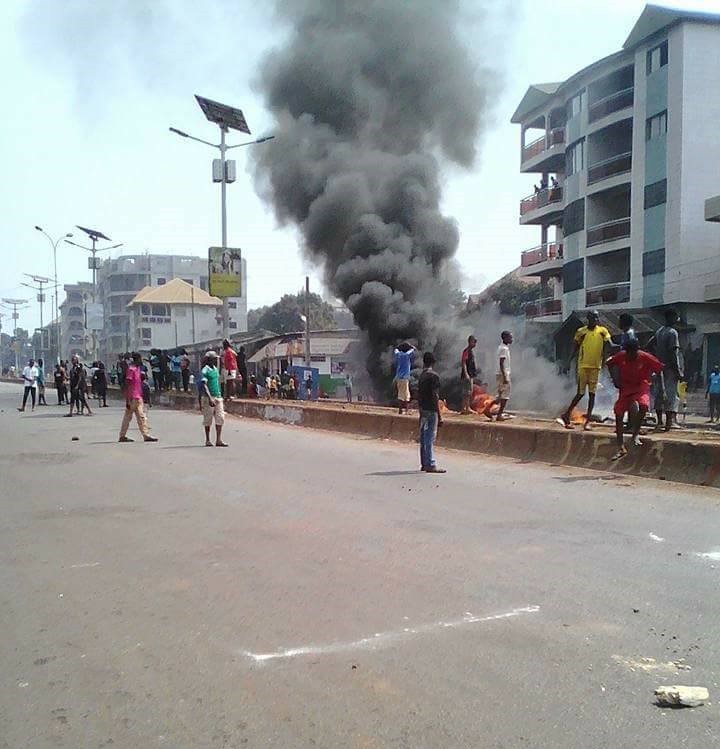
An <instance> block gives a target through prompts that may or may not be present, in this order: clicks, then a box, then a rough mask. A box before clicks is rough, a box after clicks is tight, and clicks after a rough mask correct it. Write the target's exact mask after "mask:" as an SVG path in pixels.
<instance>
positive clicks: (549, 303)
mask: <svg viewBox="0 0 720 749" xmlns="http://www.w3.org/2000/svg"><path fill="white" fill-rule="evenodd" d="M551 315H558V316H559V315H562V299H553V298H552V297H549V298H546V299H538V300H537V302H531V303H530V304H526V305H525V317H526V319H528V320H532V319H535V318H536V317H549V316H551Z"/></svg>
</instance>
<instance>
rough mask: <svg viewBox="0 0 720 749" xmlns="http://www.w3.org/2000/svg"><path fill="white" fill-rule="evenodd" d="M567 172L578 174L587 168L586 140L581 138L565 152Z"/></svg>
mask: <svg viewBox="0 0 720 749" xmlns="http://www.w3.org/2000/svg"><path fill="white" fill-rule="evenodd" d="M565 161H566V164H565V173H566V174H568V175H569V174H578V173H579V172H581V171H582V170H583V169H584V168H585V141H584V140H579V141H578V142H577V143H574V144H573V145H572V146H570V147H569V148H568V150H567V152H566V154H565Z"/></svg>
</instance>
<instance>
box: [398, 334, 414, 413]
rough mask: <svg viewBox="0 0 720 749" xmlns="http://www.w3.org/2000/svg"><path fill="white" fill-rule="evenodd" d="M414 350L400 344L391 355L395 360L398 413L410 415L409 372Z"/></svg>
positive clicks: (404, 344) (405, 343)
mask: <svg viewBox="0 0 720 749" xmlns="http://www.w3.org/2000/svg"><path fill="white" fill-rule="evenodd" d="M414 357H415V349H414V348H413V346H411V345H410V344H409V343H408V342H407V341H406V342H404V343H401V344H400V345H399V346H398V347H397V348H396V349H395V352H394V354H393V358H394V360H395V389H396V391H397V399H398V413H400V414H401V413H402V412H403V409H405V413H410V370H411V369H412V366H413V360H414Z"/></svg>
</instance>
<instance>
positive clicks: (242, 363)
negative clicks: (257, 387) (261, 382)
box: [237, 346, 248, 395]
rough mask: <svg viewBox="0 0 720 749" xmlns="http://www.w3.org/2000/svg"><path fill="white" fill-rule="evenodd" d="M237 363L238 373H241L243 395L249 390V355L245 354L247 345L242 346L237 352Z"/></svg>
mask: <svg viewBox="0 0 720 749" xmlns="http://www.w3.org/2000/svg"><path fill="white" fill-rule="evenodd" d="M237 364H238V374H239V375H240V392H241V393H242V394H243V395H246V394H247V390H248V371H247V355H246V354H245V346H240V348H239V349H238V352H237Z"/></svg>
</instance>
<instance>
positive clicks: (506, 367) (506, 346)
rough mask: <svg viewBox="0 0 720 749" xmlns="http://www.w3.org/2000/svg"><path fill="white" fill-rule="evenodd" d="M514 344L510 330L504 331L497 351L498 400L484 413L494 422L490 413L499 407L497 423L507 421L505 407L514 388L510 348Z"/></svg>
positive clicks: (490, 404)
mask: <svg viewBox="0 0 720 749" xmlns="http://www.w3.org/2000/svg"><path fill="white" fill-rule="evenodd" d="M512 342H513V336H512V333H511V332H510V331H509V330H503V332H502V333H501V334H500V345H499V346H498V350H497V363H498V366H497V372H496V373H495V382H496V383H497V398H495V400H494V401H491V402H490V403H489V404H488V405H487V406H486V407H485V410H484V411H483V413H484V414H485V416H487V417H488V419H490V421H492V420H493V417H492V414H491V413H490V412H491V411H492V409H493V407H494V406H499V407H500V408H499V409H498V412H497V416H496V417H495V420H496V421H507V418H508V417H507V416H505V407H506V406H507V403H508V400H510V392H511V389H512V386H511V384H510V346H511V345H512Z"/></svg>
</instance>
